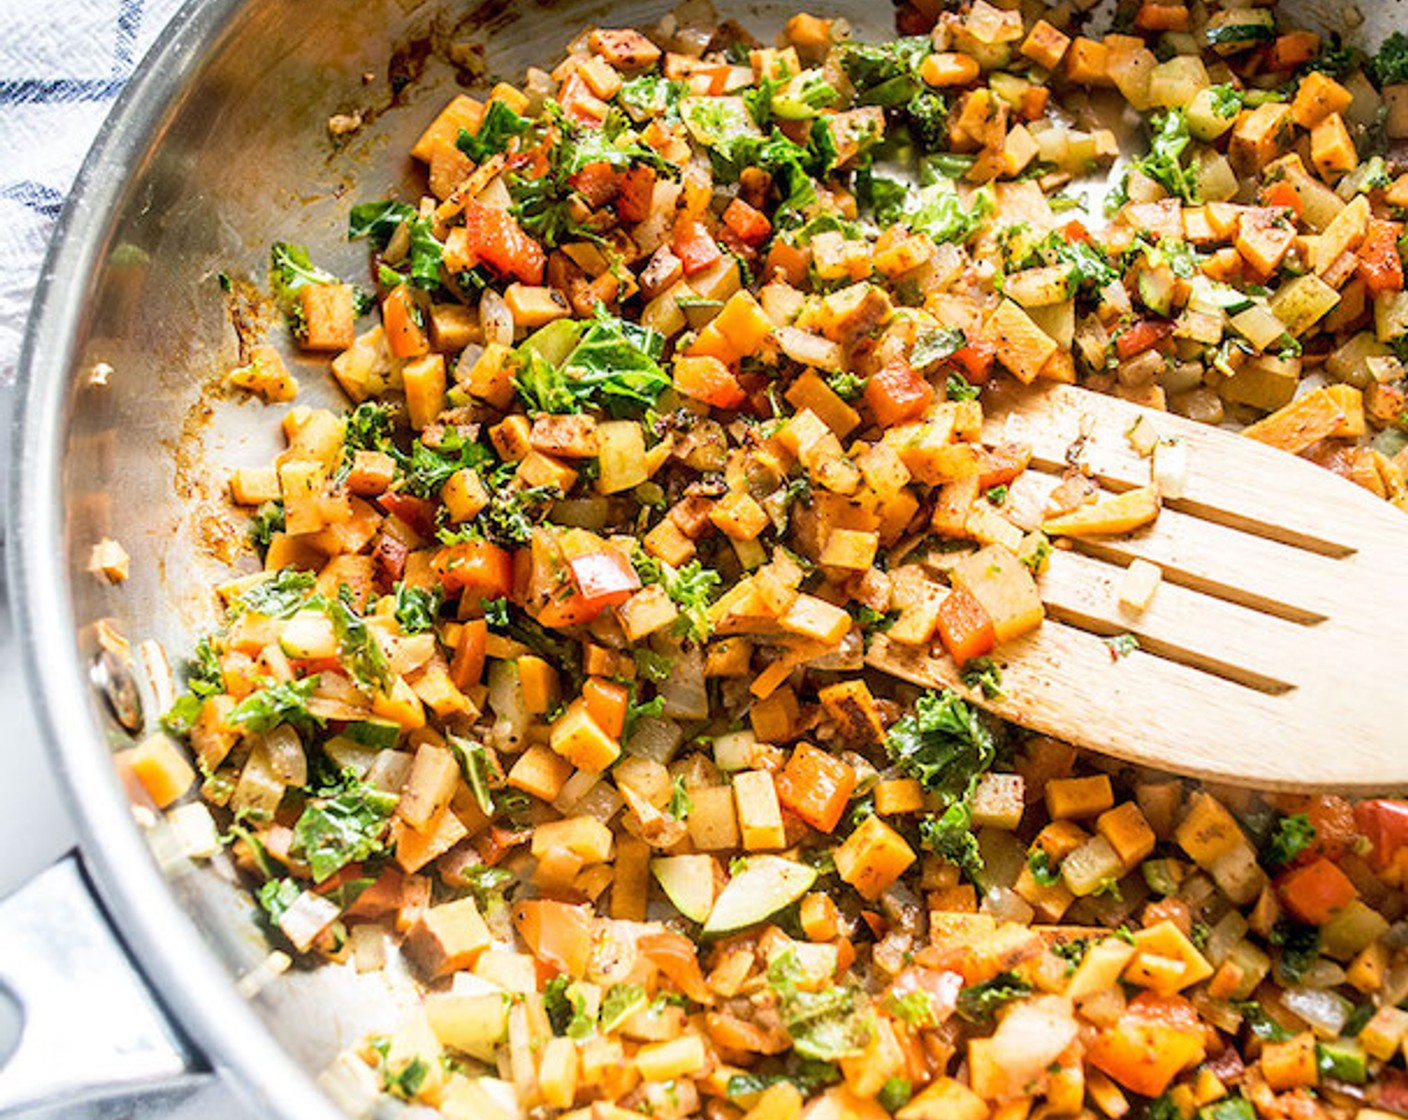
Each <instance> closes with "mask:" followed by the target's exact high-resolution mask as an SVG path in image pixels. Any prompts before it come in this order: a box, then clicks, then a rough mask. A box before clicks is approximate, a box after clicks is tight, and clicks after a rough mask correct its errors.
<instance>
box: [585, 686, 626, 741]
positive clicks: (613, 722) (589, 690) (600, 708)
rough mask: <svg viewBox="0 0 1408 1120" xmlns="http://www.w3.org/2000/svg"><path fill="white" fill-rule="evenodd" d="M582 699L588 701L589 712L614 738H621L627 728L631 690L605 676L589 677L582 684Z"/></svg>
mask: <svg viewBox="0 0 1408 1120" xmlns="http://www.w3.org/2000/svg"><path fill="white" fill-rule="evenodd" d="M582 699H583V700H585V701H586V702H587V714H588V715H589V716H591V717H592V719H594V720H596V722H597V723H598V724H599V725H600V727H601V729H602V730H603V731H605V732H606V733H607V734H608V735H610V736H611V737H612V738H613V739H619V738H620V737H621V733H622V732H623V731H625V730H626V707H627V705H628V704H629V703H630V699H631V693H630V690H629V689H627V688H626V686H625V685H623V684H619V683H617V682H616V681H609V680H607V679H606V678H605V677H588V678H587V683H586V684H584V685H583V686H582Z"/></svg>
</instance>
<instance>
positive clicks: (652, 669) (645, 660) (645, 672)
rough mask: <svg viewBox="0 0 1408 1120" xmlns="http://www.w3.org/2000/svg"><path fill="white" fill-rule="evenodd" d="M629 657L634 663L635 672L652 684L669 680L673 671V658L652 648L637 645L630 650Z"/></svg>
mask: <svg viewBox="0 0 1408 1120" xmlns="http://www.w3.org/2000/svg"><path fill="white" fill-rule="evenodd" d="M631 658H632V660H634V661H635V663H636V672H637V673H639V674H640V675H641V676H642V677H644V678H645V679H646V680H648V681H651V682H653V683H654V684H660V683H661V682H663V681H667V680H669V679H670V674H671V673H673V672H674V671H675V659H674V658H673V657H667V656H666V655H665V654H663V653H656V652H655V651H654V650H653V649H645V648H644V647H640V646H638V647H636V648H635V649H633V650H631Z"/></svg>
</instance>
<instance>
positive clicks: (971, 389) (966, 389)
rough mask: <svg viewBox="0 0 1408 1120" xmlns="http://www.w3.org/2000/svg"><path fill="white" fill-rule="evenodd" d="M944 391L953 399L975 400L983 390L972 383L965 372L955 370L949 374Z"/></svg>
mask: <svg viewBox="0 0 1408 1120" xmlns="http://www.w3.org/2000/svg"><path fill="white" fill-rule="evenodd" d="M944 392H945V394H946V395H947V396H948V399H949V400H951V401H975V400H977V399H978V395H979V394H980V393H981V392H982V390H981V389H979V388H978V387H977V386H976V385H970V384H969V383H968V379H967V378H966V377H964V376H963V374H961V373H958V372H956V371H955V372H953V373H950V374H949V375H948V382H947V383H946V384H945V386H944Z"/></svg>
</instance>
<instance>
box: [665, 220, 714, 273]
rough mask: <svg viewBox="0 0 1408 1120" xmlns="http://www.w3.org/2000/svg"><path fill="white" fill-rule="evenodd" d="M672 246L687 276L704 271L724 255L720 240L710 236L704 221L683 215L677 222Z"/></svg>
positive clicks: (671, 242)
mask: <svg viewBox="0 0 1408 1120" xmlns="http://www.w3.org/2000/svg"><path fill="white" fill-rule="evenodd" d="M670 248H671V249H673V250H674V253H675V256H677V257H679V259H680V263H681V264H682V265H683V266H684V274H685V275H686V276H693V275H694V274H695V273H696V272H703V271H704V270H705V269H706V268H708V267H709V266H710V265H711V264H713V263H714V262H715V261H716V260H718V259H719V258H720V257H721V256H723V253H722V251H721V250H720V249H719V244H718V242H717V241H715V240H714V239H713V238H712V237H710V236H709V231H708V230H707V229H705V228H704V223H703V222H700V221H698V220H696V219H694V218H687V217H683V216H682V217H680V219H679V220H678V221H676V222H675V230H674V236H673V238H672V239H671V241H670Z"/></svg>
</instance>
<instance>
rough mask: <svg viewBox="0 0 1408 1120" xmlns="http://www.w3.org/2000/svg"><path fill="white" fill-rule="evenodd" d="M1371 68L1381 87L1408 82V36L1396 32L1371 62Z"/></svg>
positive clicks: (1384, 42)
mask: <svg viewBox="0 0 1408 1120" xmlns="http://www.w3.org/2000/svg"><path fill="white" fill-rule="evenodd" d="M1369 68H1370V70H1372V71H1373V74H1374V77H1376V78H1377V79H1378V80H1379V84H1380V85H1381V86H1392V85H1399V84H1401V83H1403V82H1408V35H1404V34H1403V32H1401V31H1395V32H1394V33H1393V34H1392V35H1390V36H1389V37H1388V38H1387V39H1385V40H1384V41H1383V43H1382V44H1381V45H1380V46H1379V52H1378V54H1376V55H1374V57H1373V58H1372V59H1370V60H1369Z"/></svg>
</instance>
